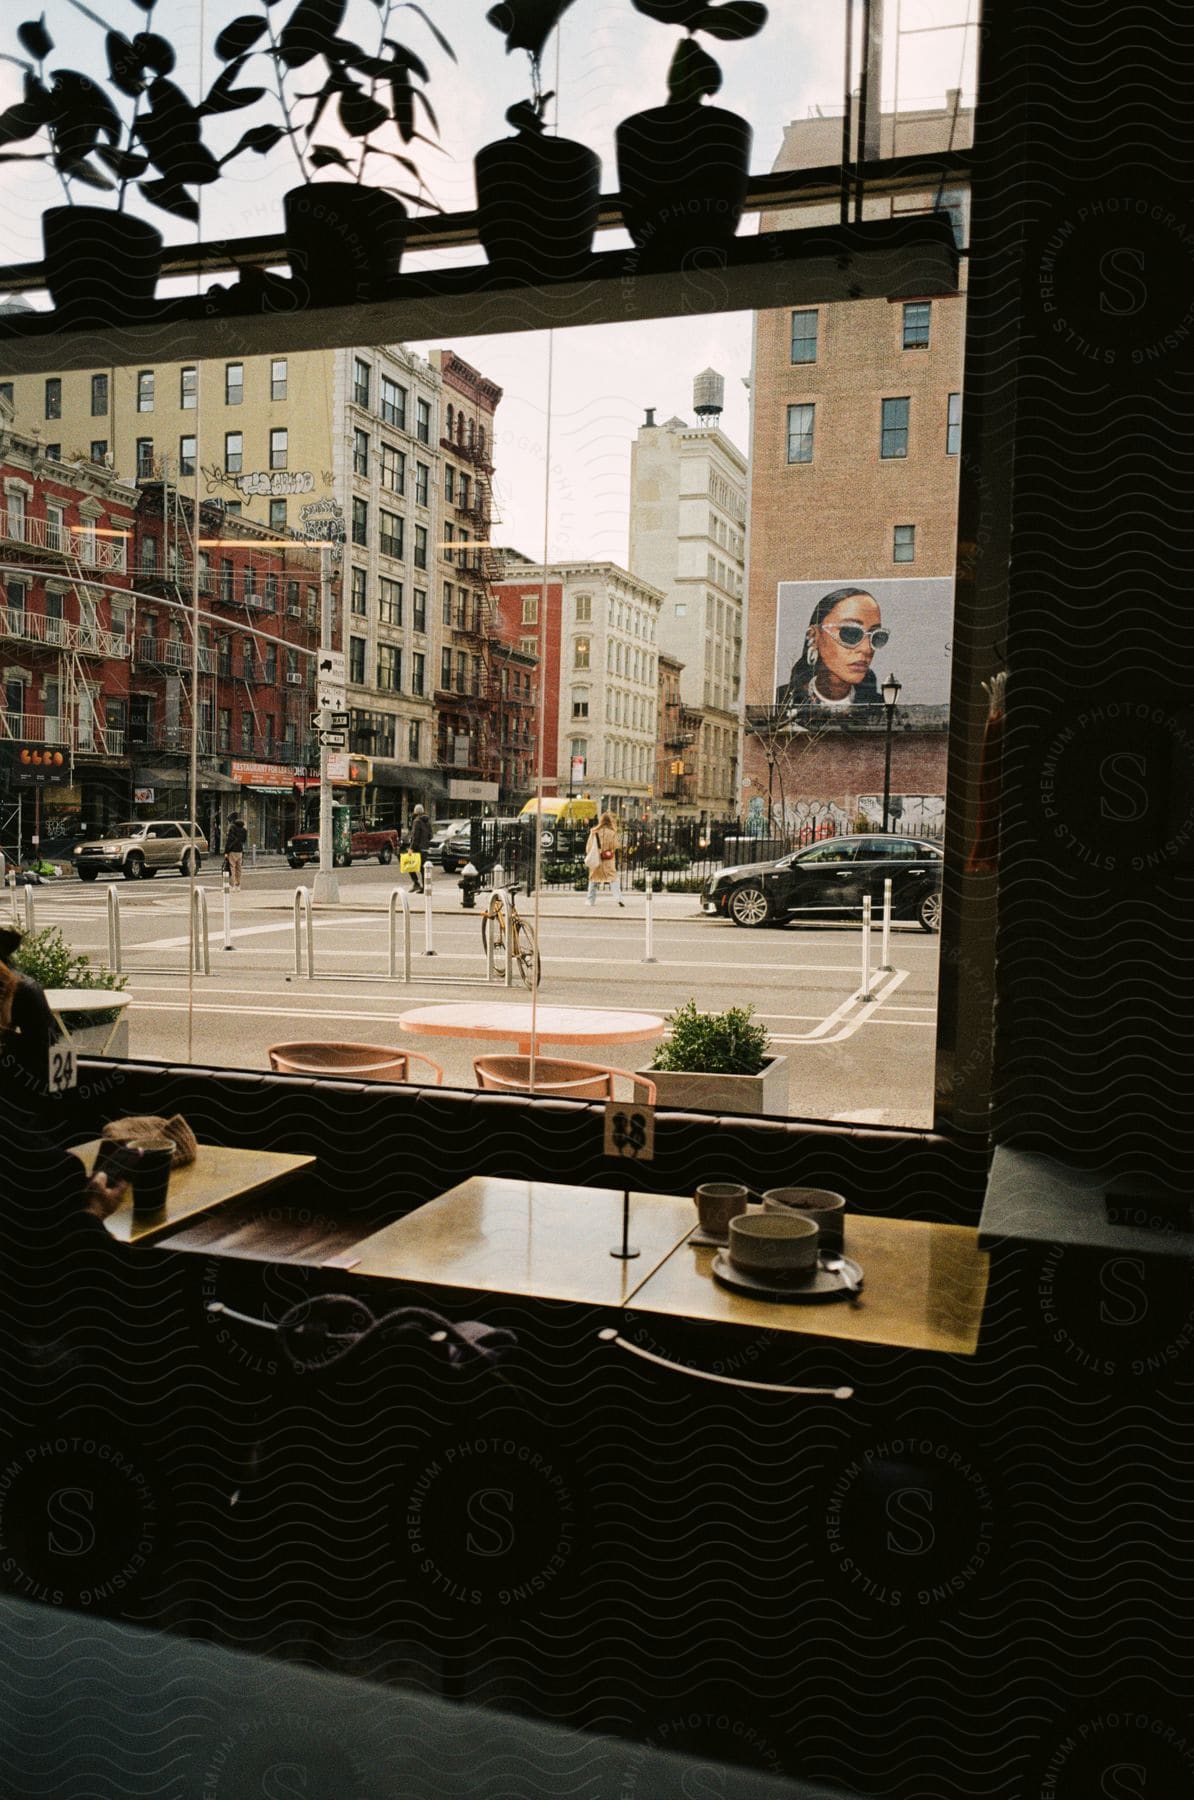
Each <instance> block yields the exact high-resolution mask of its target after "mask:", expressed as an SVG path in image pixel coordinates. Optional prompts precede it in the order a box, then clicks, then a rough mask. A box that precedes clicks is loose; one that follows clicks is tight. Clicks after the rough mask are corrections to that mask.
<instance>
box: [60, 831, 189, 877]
mask: <svg viewBox="0 0 1194 1800" xmlns="http://www.w3.org/2000/svg"><path fill="white" fill-rule="evenodd" d="M206 855H207V839H206V838H205V837H204V835H203V833H202V832H201V831H200V830H199V827H198V826H197V825H192V824H191V823H190V822H189V820H186V819H130V820H127V821H126V822H125V823H124V824H123V825H113V826H111V827H110V829H109V830H107V831H105V832H104V833H103V834H102V835H100V834H98V833H97V834H96V835H95V836H94V837H86V838H84V839H83V842H82V843H81V844H76V845H75V846H74V848H73V849H72V851H71V860H72V862H73V863H74V866H75V868H76V869H77V870H78V872H79V880H80V881H94V880H95V878H96V876H97V875H100V874H106V875H121V874H122V875H123V876H124V878H125V880H126V881H150V880H152V879H153V877H154V876H155V875H156V874H157V872H158V870H159V869H177V870H178V873H179V874H180V875H189V874H190V872H191V869H192V866H193V867H194V868H195V869H196V870H198V869H199V868H200V867H201V865H202V862H203V858H204V857H205V856H206Z"/></svg>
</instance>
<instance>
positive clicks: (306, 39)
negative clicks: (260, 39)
mask: <svg viewBox="0 0 1194 1800" xmlns="http://www.w3.org/2000/svg"><path fill="white" fill-rule="evenodd" d="M346 3H347V0H299V3H298V5H297V6H296V7H295V9H294V11H293V12H292V13H291V15H290V17H289V19H288V20H287V21H286V24H285V25H284V26H283V28H282V35H281V37H280V38H279V39H278V54H279V56H280V57H281V59H282V61H283V62H284V63H285V64H286V66H287V68H288V69H301V68H302V66H303V64H304V63H309V62H310V61H311V58H312V57H313V56H319V55H321V54H323V53H324V52H325V51H328V50H330V49H331V46H332V42H333V40H334V39H335V36H336V33H337V32H338V31H339V29H340V26H341V24H342V23H343V20H344V9H345V5H346Z"/></svg>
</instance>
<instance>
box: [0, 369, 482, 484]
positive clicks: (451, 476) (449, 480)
mask: <svg viewBox="0 0 1194 1800" xmlns="http://www.w3.org/2000/svg"><path fill="white" fill-rule="evenodd" d="M10 385H11V384H10ZM10 398H11V396H10ZM451 435H452V408H451V407H449V408H448V436H449V437H451ZM444 499H445V500H446V501H447V502H448V505H449V506H452V505H454V504H455V501H456V471H455V469H454V468H453V467H452V465H451V463H445V464H444Z"/></svg>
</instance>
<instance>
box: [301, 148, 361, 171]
mask: <svg viewBox="0 0 1194 1800" xmlns="http://www.w3.org/2000/svg"><path fill="white" fill-rule="evenodd" d="M352 166H353V165H352V164H351V163H350V162H349V160H348V158H347V157H346V156H345V154H344V152H343V150H337V149H336V146H335V145H334V144H316V146H315V148H314V150H312V152H311V167H312V168H313V169H331V168H336V169H348V170H351V169H352Z"/></svg>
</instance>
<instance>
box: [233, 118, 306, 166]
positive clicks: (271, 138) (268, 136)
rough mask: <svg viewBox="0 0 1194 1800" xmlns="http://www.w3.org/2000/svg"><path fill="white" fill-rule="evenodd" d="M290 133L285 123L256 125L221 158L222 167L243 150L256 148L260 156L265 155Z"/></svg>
mask: <svg viewBox="0 0 1194 1800" xmlns="http://www.w3.org/2000/svg"><path fill="white" fill-rule="evenodd" d="M289 135H290V134H289V132H288V131H287V130H286V127H285V126H284V125H254V127H253V129H252V131H246V132H245V134H244V136H243V137H242V138H241V139H240V140H239V141H238V142H237V143H236V144H235V145H234V146H233V148H232V149H231V150H229V152H228V154H227V156H222V157H221V158H220V167H221V168H223V166H224V164H225V163H230V162H231V161H232V159H233V157H234V156H239V155H240V154H241V151H242V150H255V151H256V152H257V154H258V156H265V155H267V154H268V152H269V151H271V150H272V149H274V148H275V146H276V145H278V144H280V143H281V142H282V139H283V138H285V137H289Z"/></svg>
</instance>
